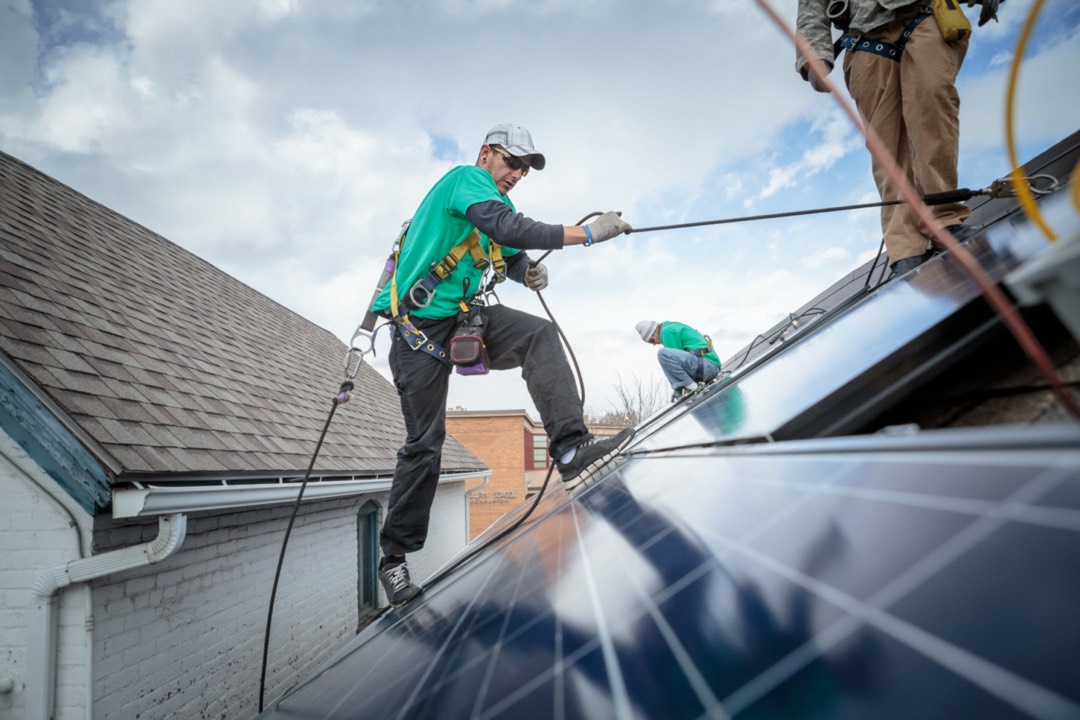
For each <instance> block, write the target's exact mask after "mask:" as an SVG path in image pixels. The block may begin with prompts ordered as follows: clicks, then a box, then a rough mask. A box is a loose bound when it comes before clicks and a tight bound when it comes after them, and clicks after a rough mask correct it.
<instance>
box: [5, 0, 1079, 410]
mask: <svg viewBox="0 0 1080 720" xmlns="http://www.w3.org/2000/svg"><path fill="white" fill-rule="evenodd" d="M773 4H774V7H776V8H777V9H778V10H779V11H780V12H781V13H782V14H784V15H785V16H786V17H788V18H792V19H793V18H794V13H795V0H773ZM1030 6H1031V0H1008V2H1006V3H1004V4H1003V5H1002V8H1001V11H1000V17H1001V22H1000V23H991V24H989V25H987V26H985V27H983V28H976V29H975V33H974V35H975V36H974V39H973V42H972V45H971V49H970V51H969V53H968V56H967V61H966V63H965V65H964V68H963V71H962V73H961V76H960V81H959V86H960V92H961V98H962V110H961V123H962V141H961V163H960V185H961V186H962V187H985V186H987V185H988V184H989V183H990V182H991V181H992V180H994V179H995V178H997V177H1000V176H1002V175H1004V174H1005V173H1006V172H1007V171H1008V160H1007V156H1006V151H1005V143H1004V137H1005V136H1004V129H1003V128H1004V98H1005V89H1006V80H1007V74H1008V70H1009V64H1010V62H1011V59H1012V56H1013V53H1014V49H1015V46H1016V42H1017V37H1018V35H1019V32H1020V28H1021V26H1022V24H1023V22H1024V19H1025V18H1026V16H1027V14H1028V11H1029V8H1030ZM968 13H969V16H971V17H977V13H978V8H973V9H971V10H968ZM1077 68H1080V5H1078V4H1077V3H1076V2H1075V0H1049V1H1048V2H1047V3H1046V6H1045V8H1044V10H1043V13H1042V15H1041V16H1040V18H1039V21H1038V24H1037V26H1036V30H1035V35H1034V36H1033V38H1032V40H1031V43H1030V45H1029V50H1028V52H1027V54H1026V58H1025V61H1024V65H1023V70H1022V73H1021V78H1020V91H1019V94H1018V111H1017V116H1016V127H1017V132H1018V138H1017V140H1018V142H1019V149H1020V155H1021V158H1028V157H1030V156H1032V155H1034V154H1035V153H1038V152H1040V151H1041V150H1043V149H1045V148H1046V147H1048V146H1049V145H1051V144H1053V143H1054V142H1056V141H1058V140H1060V139H1062V138H1063V137H1065V136H1066V135H1068V134H1070V133H1072V132H1074V131H1076V130H1077V129H1078V128H1080V90H1078V88H1080V83H1078V82H1077V78H1076V69H1077ZM836 79H837V80H839V79H840V78H839V77H837V78H836ZM845 97H846V96H845ZM502 122H514V123H518V124H521V125H524V126H525V127H527V128H529V129H530V130H531V131H532V134H533V137H534V139H535V141H536V144H537V146H538V148H539V149H540V150H541V151H543V152H544V153H545V155H546V156H547V160H548V167H547V169H545V170H544V171H543V172H534V173H532V174H530V175H529V177H528V178H526V179H525V180H524V181H522V182H521V183H520V184H519V185H518V187H517V188H515V190H514V191H513V194H512V197H513V199H514V201H515V203H516V205H517V206H518V209H519V210H521V211H522V212H524V213H525V214H527V215H529V216H530V217H533V218H536V219H538V220H543V221H546V222H558V223H563V224H573V223H576V222H577V221H578V220H579V219H580V218H582V217H583V216H585V215H586V214H588V213H590V212H593V211H603V210H612V209H614V210H622V211H623V213H624V217H625V218H626V219H627V220H628V221H629V222H630V223H631V224H634V225H637V226H639V227H647V226H655V225H663V224H670V223H679V222H691V221H700V220H711V219H719V218H726V217H734V216H742V215H748V214H760V213H772V212H780V211H787V210H796V209H805V208H815V207H823V206H832V205H841V204H848V203H857V202H870V201H874V200H876V199H877V195H876V192H875V190H874V187H873V184H872V182H871V179H870V173H869V159H868V156H867V154H866V151H865V149H864V148H863V146H862V143H861V140H860V139H859V137H858V136H857V135H856V133H855V130H854V128H853V127H852V126H851V125H850V123H849V121H848V120H847V119H846V118H844V117H843V116H841V114H840V112H839V110H838V108H837V107H836V105H835V103H834V101H833V100H832V99H831V98H829V97H828V96H825V95H819V94H817V93H814V92H813V91H812V90H811V89H810V88H809V86H808V85H807V84H806V83H804V82H802V81H801V80H800V79H799V77H798V76H797V75H796V74H795V72H794V51H793V50H792V48H791V47H790V46H789V44H788V41H787V39H786V38H785V37H784V36H783V35H782V34H781V33H780V31H779V30H778V29H776V28H775V26H773V24H772V23H771V21H769V20H768V18H767V17H766V16H765V14H764V13H763V12H762V11H761V10H760V9H759V8H758V6H757V5H756V3H754V2H751V0H664V2H656V1H655V0H530V1H529V2H524V0H519V1H514V0H395V1H391V0H381V1H380V0H352V1H350V2H329V1H322V2H321V1H318V0H229V1H228V2H222V1H221V0H184V1H183V2H177V1H176V0H115V1H112V2H109V1H107V0H99V1H97V2H84V1H83V0H51V1H49V0H41V1H39V0H0V150H3V151H4V152H7V153H9V154H11V155H14V156H15V157H17V158H19V159H21V160H23V161H25V162H27V163H29V164H30V165H33V166H34V167H37V168H38V169H40V170H42V171H44V172H45V173H47V174H49V175H51V176H53V177H55V178H57V179H58V180H60V181H62V182H64V183H66V184H68V185H70V186H72V187H74V188H75V189H76V190H78V191H80V192H82V193H84V194H86V195H88V196H90V197H91V198H93V199H95V200H97V201H99V202H101V203H103V204H105V205H106V206H108V207H110V208H112V209H114V210H116V211H117V212H120V213H122V214H123V215H126V216H127V217H130V218H132V219H133V220H135V221H137V222H139V223H141V224H143V225H145V226H146V227H148V228H150V229H151V230H154V231H155V232H158V233H160V234H161V235H164V236H165V237H167V238H169V239H170V240H172V241H174V242H176V243H177V244H179V245H181V246H182V247H184V248H187V249H188V250H190V251H191V252H193V253H195V254H197V255H199V256H201V257H203V258H205V259H206V260H208V261H210V262H211V263H213V264H215V265H217V266H218V267H220V268H222V269H223V270H225V271H226V272H228V273H230V274H232V275H234V276H235V277H237V278H239V279H240V280H242V281H243V282H245V283H247V284H248V285H250V286H252V287H254V288H255V289H257V290H259V291H261V292H262V293H265V294H266V295H268V296H269V297H271V298H273V299H274V300H276V301H278V302H280V303H282V304H283V305H285V306H287V307H288V308H290V309H292V310H294V311H295V312H297V313H298V314H300V315H302V316H304V317H305V318H308V319H309V320H311V321H312V322H314V323H316V324H318V325H320V326H321V327H324V328H327V329H328V330H330V331H332V332H333V333H334V334H335V335H337V336H339V337H340V338H341V339H342V340H343V341H345V342H348V341H349V340H350V338H351V337H352V335H353V331H354V329H355V328H356V325H357V324H358V323H359V321H360V319H361V317H362V315H363V313H364V310H365V308H366V305H367V302H368V300H369V298H370V296H371V293H372V290H373V289H374V286H375V282H376V280H377V278H378V275H379V272H380V270H381V268H382V265H383V262H384V261H385V257H386V254H387V252H388V250H389V246H390V244H391V242H392V240H393V238H394V237H395V235H396V233H397V231H398V229H399V228H400V226H401V223H402V221H403V220H405V219H406V218H408V217H410V216H411V215H412V213H413V211H414V210H415V208H416V205H417V203H418V202H419V201H420V199H421V198H422V197H423V195H424V193H425V192H426V191H427V189H428V188H429V186H430V185H431V184H432V183H433V182H434V181H435V180H437V179H438V178H439V177H440V176H441V175H442V174H443V173H444V172H446V171H447V170H448V169H449V168H451V167H452V166H454V165H457V164H462V163H472V162H473V161H474V160H475V157H476V153H477V150H478V148H479V146H480V144H481V142H482V141H483V137H484V134H485V133H486V131H487V129H488V128H489V127H491V126H492V125H495V124H497V123H502ZM879 240H880V231H879V227H878V222H877V214H876V211H874V210H863V211H858V212H850V213H845V214H838V215H821V216H813V217H808V218H801V219H790V220H778V221H766V222H753V223H742V224H736V225H721V226H715V227H711V228H709V227H707V228H698V229H684V230H673V231H665V232H654V233H641V234H633V235H630V236H624V237H622V238H619V239H617V240H613V241H611V242H609V243H606V244H603V245H600V246H597V247H593V248H581V247H573V248H569V249H567V250H563V251H559V252H556V253H554V254H552V255H551V256H550V257H549V258H548V259H547V260H546V261H545V263H546V265H547V266H548V268H549V270H550V274H551V285H550V287H549V289H548V290H546V291H545V292H544V298H545V300H546V301H547V303H548V305H549V307H550V308H551V310H552V312H553V313H554V315H555V318H556V320H557V321H558V322H559V323H560V324H561V326H562V327H563V329H564V331H565V333H566V335H567V336H568V338H569V340H570V342H571V344H572V346H573V349H574V352H575V354H576V356H577V358H578V362H579V363H580V365H581V368H582V371H583V373H584V377H585V387H586V399H585V400H586V407H587V409H589V410H590V411H592V412H594V413H597V414H600V413H602V412H604V411H605V410H608V409H611V408H612V406H613V405H614V403H615V398H616V393H615V387H616V385H617V384H618V383H619V382H620V381H621V382H623V383H624V384H628V385H629V384H633V383H634V382H635V381H636V380H640V381H642V382H645V383H646V384H649V383H660V382H661V379H662V378H661V375H660V373H659V370H658V368H657V366H656V362H655V355H654V352H653V350H652V349H651V348H650V347H649V346H646V345H645V344H644V343H642V342H641V341H640V340H639V339H638V337H637V336H636V335H635V333H634V330H633V326H634V323H635V322H636V321H638V320H641V319H657V320H666V319H670V320H679V321H682V322H686V323H688V324H690V325H693V326H695V327H697V328H699V329H701V330H702V331H704V332H707V333H709V334H710V335H711V336H712V337H713V339H714V341H715V344H716V346H717V349H718V351H719V353H720V355H721V357H724V358H726V357H731V356H732V355H734V354H735V352H737V351H738V350H739V349H741V348H742V347H744V346H745V345H746V344H747V343H748V342H750V341H751V340H752V339H753V337H754V336H755V335H756V334H758V333H759V332H763V331H765V330H766V329H768V328H769V327H771V326H772V325H773V324H774V323H776V322H777V321H778V320H779V319H781V318H783V317H784V316H786V315H787V313H788V312H790V311H792V310H794V309H796V308H797V307H799V306H800V305H802V304H803V303H804V302H806V301H807V300H809V299H810V298H812V297H813V296H814V295H815V294H817V293H818V292H819V291H820V290H822V289H824V288H825V287H827V286H828V285H829V284H831V283H832V282H833V281H834V280H836V279H837V278H839V277H841V276H842V275H844V274H845V273H847V272H849V271H851V270H852V269H854V268H855V267H856V266H858V265H859V264H861V263H862V262H863V261H865V260H866V259H868V258H869V257H871V256H872V255H873V254H874V253H875V252H876V251H877V248H878V242H879ZM510 285H513V284H510ZM503 287H504V288H505V289H501V290H500V292H499V295H500V298H501V300H502V302H503V303H505V304H508V305H512V306H514V307H517V308H519V309H522V310H525V311H528V312H533V313H536V314H543V308H542V307H541V305H540V303H539V302H538V301H537V299H536V298H535V297H534V296H533V293H530V292H528V291H526V290H524V289H523V288H521V287H520V286H513V287H507V286H503ZM385 335H387V333H383V336H384V337H382V338H381V339H380V341H379V343H378V344H377V345H376V347H377V351H378V352H377V357H376V358H375V359H373V360H372V362H373V364H374V365H375V367H376V368H377V369H378V370H379V371H380V372H382V373H383V374H384V375H386V376H387V377H389V370H388V369H387V364H386V349H387V339H386V337H385ZM339 381H340V378H337V377H335V378H327V379H326V386H327V391H328V393H330V394H332V393H333V392H334V391H336V388H337V384H338V383H339ZM449 402H450V404H451V405H460V406H464V407H466V408H468V409H471V410H480V409H501V408H527V409H529V410H530V411H532V404H531V402H530V401H529V398H528V394H527V393H526V392H525V388H524V383H523V381H522V380H521V379H520V377H519V374H518V373H517V372H504V373H493V374H492V375H488V376H486V377H455V379H454V380H453V381H452V383H451V395H450V401H449ZM534 416H535V413H534Z"/></svg>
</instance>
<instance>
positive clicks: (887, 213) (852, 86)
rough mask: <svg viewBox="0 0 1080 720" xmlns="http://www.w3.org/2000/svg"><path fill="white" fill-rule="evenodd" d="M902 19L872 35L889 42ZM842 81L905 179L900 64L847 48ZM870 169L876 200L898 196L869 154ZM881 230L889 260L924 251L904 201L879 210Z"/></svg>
mask: <svg viewBox="0 0 1080 720" xmlns="http://www.w3.org/2000/svg"><path fill="white" fill-rule="evenodd" d="M907 22H908V21H907V20H906V19H905V20H896V21H894V22H892V23H889V25H887V26H885V27H884V28H882V29H881V31H880V32H875V33H874V34H873V39H881V40H883V41H885V42H890V43H895V42H896V40H897V39H898V38H899V37H900V33H902V32H903V29H904V26H905V25H906V24H907ZM926 22H933V20H924V21H923V23H922V24H925V23H926ZM905 52H907V51H905ZM844 80H845V82H846V83H847V87H848V91H849V92H850V93H851V99H852V100H854V101H855V105H856V107H857V108H858V109H859V115H860V116H861V117H862V121H863V124H864V125H866V126H867V127H868V128H870V129H872V130H873V131H874V132H875V133H876V134H877V136H878V137H879V138H880V139H881V142H882V144H883V145H884V146H885V149H886V150H888V152H889V153H890V154H891V155H892V156H893V158H894V159H895V160H896V163H897V165H899V167H900V169H901V171H902V172H904V174H905V175H907V176H908V177H909V178H910V177H911V168H910V155H911V153H910V149H909V148H908V141H907V128H906V127H905V125H904V116H903V112H902V91H901V84H900V63H899V62H897V61H895V60H892V59H890V58H886V57H882V56H880V55H875V54H874V53H872V52H867V51H852V50H848V51H846V53H845V57H844ZM871 168H872V171H873V175H874V183H875V184H876V185H877V188H878V193H879V194H880V196H881V199H882V201H884V202H888V201H891V200H897V199H899V197H900V194H899V192H898V190H897V188H896V186H895V184H894V183H893V182H892V180H890V179H889V177H888V176H887V175H886V174H885V170H884V168H883V166H882V164H881V162H880V161H879V160H878V159H877V158H876V157H873V156H871ZM881 232H882V236H883V237H884V239H885V248H886V250H887V251H888V253H889V262H890V263H895V262H896V261H897V260H902V259H904V258H908V257H915V256H917V255H922V254H923V253H925V252H926V246H927V242H926V238H925V237H924V236H923V235H922V233H920V232H919V229H918V228H917V227H916V224H915V221H914V218H913V216H912V214H911V210H910V209H909V208H908V207H907V206H906V205H888V206H885V207H883V208H882V209H881Z"/></svg>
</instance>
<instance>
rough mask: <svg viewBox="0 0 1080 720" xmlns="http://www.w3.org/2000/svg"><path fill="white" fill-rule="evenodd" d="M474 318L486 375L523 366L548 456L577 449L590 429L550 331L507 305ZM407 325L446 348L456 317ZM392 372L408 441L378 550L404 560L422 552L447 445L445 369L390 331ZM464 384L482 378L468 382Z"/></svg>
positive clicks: (396, 471)
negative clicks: (480, 325) (480, 320)
mask: <svg viewBox="0 0 1080 720" xmlns="http://www.w3.org/2000/svg"><path fill="white" fill-rule="evenodd" d="M479 312H480V314H482V315H483V316H484V317H485V318H486V320H487V324H486V325H485V328H484V344H485V345H486V346H487V353H488V366H489V367H490V368H491V369H492V370H509V369H511V368H521V376H522V377H523V378H525V385H526V387H527V388H528V389H529V395H530V396H531V397H532V400H533V403H534V404H535V405H536V410H537V412H539V413H540V419H541V420H542V421H543V423H544V430H545V431H546V432H547V436H548V438H550V443H549V445H550V452H551V455H552V457H559V456H560V455H561V454H562V453H564V452H566V451H567V450H570V449H571V448H575V447H577V446H578V445H579V444H581V442H582V441H583V440H584V439H585V438H586V437H587V436H588V434H589V430H588V428H586V427H585V420H584V418H583V417H582V410H581V399H580V398H579V397H578V392H577V384H576V382H575V381H574V375H573V372H572V371H571V370H570V363H569V362H568V361H567V359H566V353H565V352H563V349H562V345H561V344H560V343H559V336H558V332H557V331H556V330H555V326H554V325H552V324H551V322H549V321H548V320H546V319H544V318H538V317H536V316H535V315H530V314H528V313H524V312H521V311H519V310H514V309H513V308H509V307H506V306H505V305H492V306H490V307H485V308H481V309H480V311H479ZM413 320H414V323H415V325H416V327H417V328H419V329H420V330H422V331H423V332H424V334H425V335H427V337H428V338H430V339H431V340H433V341H434V342H436V343H438V344H439V345H441V346H442V347H443V348H444V349H446V350H449V349H450V338H451V337H452V336H453V334H454V329H455V327H456V326H457V319H456V318H453V317H451V318H446V319H444V320H424V319H420V318H413ZM390 370H391V372H392V373H393V374H394V385H395V386H396V387H397V391H398V397H399V398H400V400H401V413H402V415H404V416H405V432H406V437H405V444H404V445H402V446H401V449H400V450H398V453H397V466H396V467H395V469H394V482H393V484H392V485H391V486H390V502H389V505H388V507H387V510H386V519H385V520H384V521H383V527H382V532H381V533H380V539H379V544H380V545H381V546H382V551H383V555H404V554H406V553H410V552H416V551H417V550H419V549H420V548H422V547H424V541H425V540H426V539H427V533H428V520H429V518H430V515H431V503H432V501H433V500H434V499H435V490H436V487H437V486H438V483H439V472H440V468H441V465H442V446H443V441H444V440H445V439H446V392H447V389H448V383H449V381H450V370H451V368H450V367H448V366H446V365H444V364H442V363H441V362H439V361H438V360H436V359H434V358H432V357H431V356H430V355H428V354H426V353H424V352H422V351H420V350H411V349H410V348H409V347H408V345H407V344H406V343H405V341H404V340H402V339H401V335H399V334H398V333H397V332H395V333H394V335H393V339H392V341H391V345H390ZM463 382H482V380H480V379H479V378H466V379H464V380H463Z"/></svg>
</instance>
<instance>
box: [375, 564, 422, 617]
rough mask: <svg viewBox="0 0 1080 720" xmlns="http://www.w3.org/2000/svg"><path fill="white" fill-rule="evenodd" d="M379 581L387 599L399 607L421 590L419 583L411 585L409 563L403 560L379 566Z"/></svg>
mask: <svg viewBox="0 0 1080 720" xmlns="http://www.w3.org/2000/svg"><path fill="white" fill-rule="evenodd" d="M379 582H381V583H382V586H383V590H385V591H386V599H387V601H388V602H389V603H390V604H391V605H393V606H394V607H401V606H402V605H404V604H405V603H407V602H409V601H410V600H412V599H413V598H414V597H416V596H417V595H419V594H420V593H421V592H423V589H422V588H421V587H420V586H419V585H413V581H412V578H410V577H409V565H408V564H407V563H405V562H398V563H387V564H386V565H383V566H382V567H380V568H379Z"/></svg>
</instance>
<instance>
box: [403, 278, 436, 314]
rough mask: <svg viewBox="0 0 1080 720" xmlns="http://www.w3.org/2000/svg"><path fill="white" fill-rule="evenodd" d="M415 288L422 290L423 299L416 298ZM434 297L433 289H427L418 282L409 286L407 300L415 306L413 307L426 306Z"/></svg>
mask: <svg viewBox="0 0 1080 720" xmlns="http://www.w3.org/2000/svg"><path fill="white" fill-rule="evenodd" d="M417 290H422V291H423V292H424V299H423V301H420V300H417V299H416V291H417ZM434 299H435V291H434V290H428V289H427V288H426V287H424V286H423V285H421V284H420V283H419V282H417V283H416V284H414V285H413V286H412V287H411V288H409V300H411V301H412V304H413V307H415V308H426V307H427V306H428V305H430V304H431V301H432V300H434Z"/></svg>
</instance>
